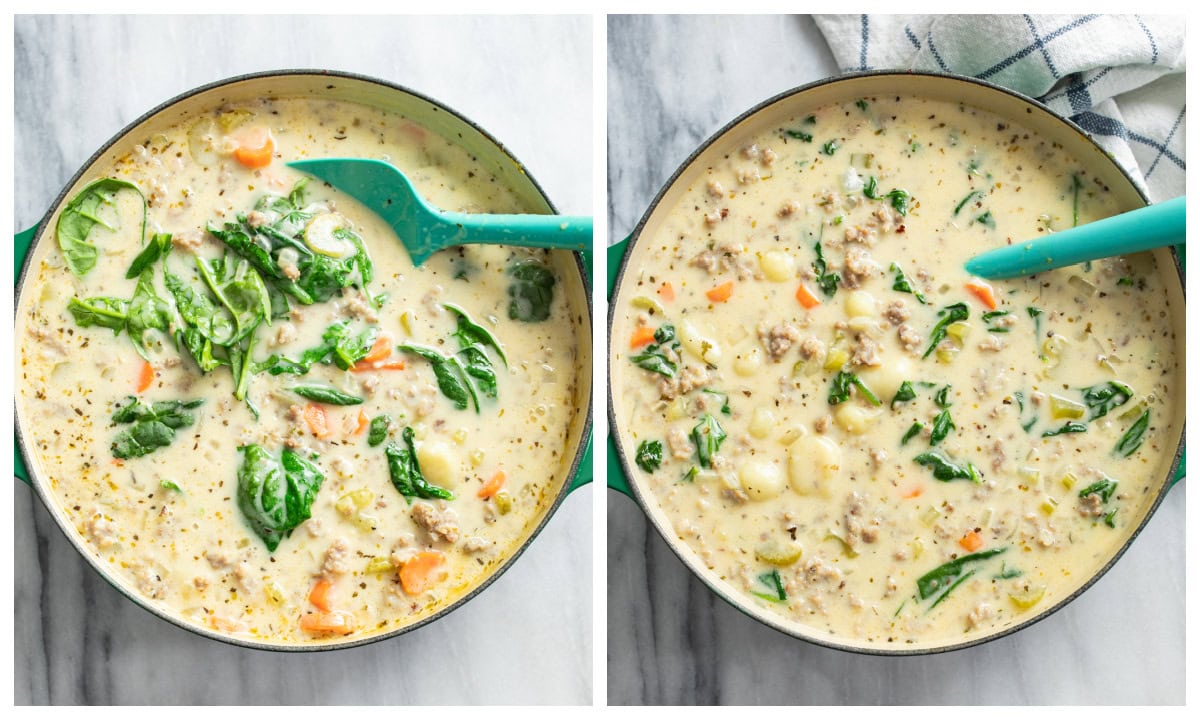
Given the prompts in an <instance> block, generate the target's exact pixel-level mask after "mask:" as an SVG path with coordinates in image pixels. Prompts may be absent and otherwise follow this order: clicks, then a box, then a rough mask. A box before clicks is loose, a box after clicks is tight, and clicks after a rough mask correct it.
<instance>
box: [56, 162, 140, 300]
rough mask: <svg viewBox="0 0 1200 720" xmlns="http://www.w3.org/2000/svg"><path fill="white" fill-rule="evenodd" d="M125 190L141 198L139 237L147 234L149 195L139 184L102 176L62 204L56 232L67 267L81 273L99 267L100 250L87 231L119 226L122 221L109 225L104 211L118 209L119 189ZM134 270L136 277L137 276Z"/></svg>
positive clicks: (81, 274) (79, 274)
mask: <svg viewBox="0 0 1200 720" xmlns="http://www.w3.org/2000/svg"><path fill="white" fill-rule="evenodd" d="M122 190H132V191H134V192H135V193H137V195H138V197H139V198H140V199H141V201H142V232H141V234H140V235H139V236H138V240H139V241H140V240H141V239H142V238H143V237H145V235H146V197H145V196H144V195H142V191H141V190H140V189H138V186H137V185H134V184H133V183H130V182H125V181H124V180H117V179H115V178H100V179H99V180H94V181H92V182H91V183H89V184H88V185H87V186H86V187H84V188H83V190H80V191H79V194H78V195H76V196H75V197H73V198H71V201H70V202H68V203H67V204H66V206H64V207H63V210H62V212H61V213H59V215H58V224H57V225H56V226H55V229H54V234H55V236H56V237H57V239H58V247H59V249H60V250H62V254H63V259H64V260H66V263H67V268H68V269H70V271H71V272H73V273H75V274H76V275H78V276H80V277H82V276H83V275H85V274H87V272H88V271H90V270H91V269H92V268H94V267H96V259H97V258H98V257H99V255H100V251H99V250H97V249H96V246H95V245H93V244H92V243H89V242H88V235H90V234H91V232H92V229H93V228H95V227H96V226H97V225H100V226H101V227H104V228H107V229H108V230H116V229H117V228H118V227H119V225H110V224H109V221H108V220H106V219H105V218H104V215H105V214H106V213H108V212H110V211H111V210H110V209H113V210H115V208H116V201H117V193H119V192H121V191H122ZM136 276H137V274H136V273H135V274H134V275H133V277H136Z"/></svg>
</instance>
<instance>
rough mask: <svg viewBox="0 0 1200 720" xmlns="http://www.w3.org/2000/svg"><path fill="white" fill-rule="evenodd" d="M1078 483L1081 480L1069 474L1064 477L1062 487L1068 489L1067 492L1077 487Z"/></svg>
mask: <svg viewBox="0 0 1200 720" xmlns="http://www.w3.org/2000/svg"><path fill="white" fill-rule="evenodd" d="M1078 481H1079V478H1077V477H1075V474H1074V473H1070V472H1068V473H1066V474H1065V475H1063V476H1062V486H1063V487H1064V488H1066V489H1067V490H1070V489H1071V488H1073V487H1075V483H1076V482H1078Z"/></svg>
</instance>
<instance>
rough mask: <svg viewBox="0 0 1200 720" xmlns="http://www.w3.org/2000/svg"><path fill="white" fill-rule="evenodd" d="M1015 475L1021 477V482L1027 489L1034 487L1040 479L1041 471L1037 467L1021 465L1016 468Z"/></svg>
mask: <svg viewBox="0 0 1200 720" xmlns="http://www.w3.org/2000/svg"><path fill="white" fill-rule="evenodd" d="M1017 477H1019V478H1021V484H1022V485H1024V486H1025V487H1026V488H1027V489H1028V488H1034V487H1037V486H1038V484H1039V483H1040V482H1041V481H1042V471H1041V470H1038V469H1037V468H1031V467H1023V468H1021V469H1019V470H1017Z"/></svg>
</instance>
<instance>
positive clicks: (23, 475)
mask: <svg viewBox="0 0 1200 720" xmlns="http://www.w3.org/2000/svg"><path fill="white" fill-rule="evenodd" d="M39 225H40V223H39ZM37 229H38V225H34V226H33V227H31V228H29V229H28V230H23V231H21V232H19V233H17V234H16V235H14V236H13V259H14V262H13V267H14V269H15V270H16V277H20V276H21V267H22V266H23V265H24V264H25V256H26V255H28V254H29V246H30V245H32V244H33V236H34V235H37ZM14 280H15V278H14ZM13 475H14V476H16V478H17V479H18V480H20V481H21V482H23V483H25V484H26V485H29V484H31V483H30V481H29V469H28V468H26V467H25V456H23V455H22V454H21V447H20V446H19V445H18V444H17V443H16V441H15V440H14V441H13Z"/></svg>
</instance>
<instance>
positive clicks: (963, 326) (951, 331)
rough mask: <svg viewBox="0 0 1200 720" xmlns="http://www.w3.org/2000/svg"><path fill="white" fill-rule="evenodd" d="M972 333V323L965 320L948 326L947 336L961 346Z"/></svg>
mask: <svg viewBox="0 0 1200 720" xmlns="http://www.w3.org/2000/svg"><path fill="white" fill-rule="evenodd" d="M970 332H971V323H969V322H965V321H963V320H959V321H958V322H952V323H950V324H949V325H947V326H946V334H947V335H949V336H950V337H952V338H954V339H955V340H957V341H958V343H959V344H960V345H961V344H962V343H963V342H964V341H965V340H966V337H967V335H968V334H969V333H970Z"/></svg>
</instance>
